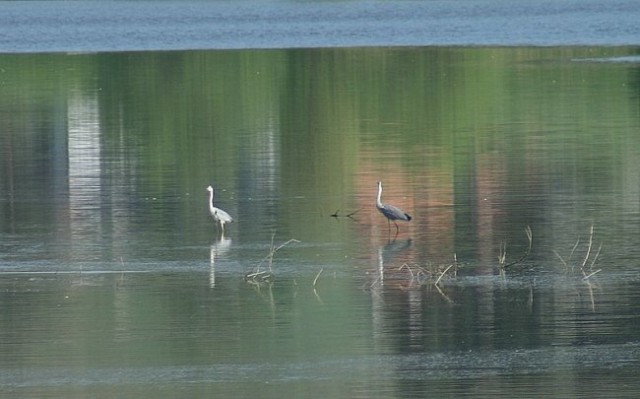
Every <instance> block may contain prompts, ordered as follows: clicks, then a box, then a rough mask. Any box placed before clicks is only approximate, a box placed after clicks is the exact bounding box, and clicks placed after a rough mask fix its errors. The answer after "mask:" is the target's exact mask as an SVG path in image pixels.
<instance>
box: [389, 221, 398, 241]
mask: <svg viewBox="0 0 640 399" xmlns="http://www.w3.org/2000/svg"><path fill="white" fill-rule="evenodd" d="M393 224H394V225H395V226H396V235H395V236H393V239H394V240H395V239H396V238H397V237H398V233H399V232H400V227H398V223H396V221H395V220H394V221H393ZM387 226H388V227H389V229H388V232H389V240H391V219H387Z"/></svg>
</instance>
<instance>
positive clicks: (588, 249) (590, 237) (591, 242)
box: [580, 224, 593, 270]
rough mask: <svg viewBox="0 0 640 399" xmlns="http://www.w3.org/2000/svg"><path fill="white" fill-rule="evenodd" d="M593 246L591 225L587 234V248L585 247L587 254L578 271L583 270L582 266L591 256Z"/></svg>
mask: <svg viewBox="0 0 640 399" xmlns="http://www.w3.org/2000/svg"><path fill="white" fill-rule="evenodd" d="M592 245H593V224H592V225H591V230H590V232H589V246H588V247H587V254H586V255H585V257H584V260H583V261H582V266H580V269H582V270H584V266H585V265H586V264H587V260H589V256H591V246H592Z"/></svg>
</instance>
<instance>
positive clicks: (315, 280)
mask: <svg viewBox="0 0 640 399" xmlns="http://www.w3.org/2000/svg"><path fill="white" fill-rule="evenodd" d="M323 271H324V268H320V271H319V272H318V274H316V278H314V279H313V288H314V289H315V287H316V283H317V282H318V279H319V278H320V275H321V274H322V272H323Z"/></svg>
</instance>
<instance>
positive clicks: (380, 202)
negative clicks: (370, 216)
mask: <svg viewBox="0 0 640 399" xmlns="http://www.w3.org/2000/svg"><path fill="white" fill-rule="evenodd" d="M381 197H382V186H380V185H379V186H378V199H377V200H376V205H377V206H378V208H382V206H383V205H382V199H381Z"/></svg>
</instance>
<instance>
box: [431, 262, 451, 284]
mask: <svg viewBox="0 0 640 399" xmlns="http://www.w3.org/2000/svg"><path fill="white" fill-rule="evenodd" d="M454 265H455V263H452V264H450V265H449V266H448V267H447V268H446V269H444V271H443V272H442V273H440V276H439V277H438V279H437V280H436V282H435V283H434V285H436V286H437V285H438V283H439V282H440V280H442V277H443V276H444V275H445V274H447V272H448V271H449V269H451V268H452V267H453V266H454Z"/></svg>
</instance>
